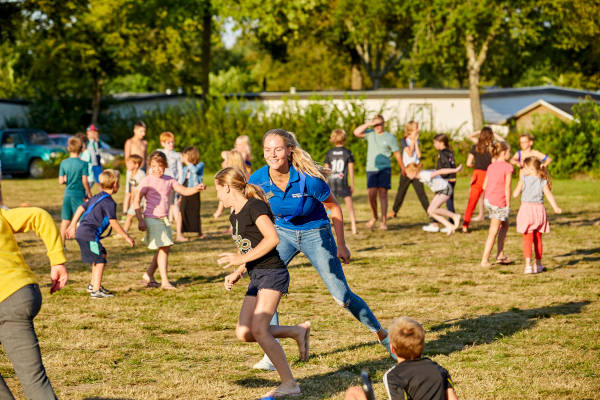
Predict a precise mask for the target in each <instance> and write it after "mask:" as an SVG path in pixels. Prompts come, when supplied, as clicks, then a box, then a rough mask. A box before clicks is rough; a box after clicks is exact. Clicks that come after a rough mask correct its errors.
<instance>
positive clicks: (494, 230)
mask: <svg viewBox="0 0 600 400" xmlns="http://www.w3.org/2000/svg"><path fill="white" fill-rule="evenodd" d="M500 224H501V221H500V220H497V219H495V218H491V219H490V230H489V231H488V237H487V240H486V241H485V247H484V249H483V256H482V257H481V266H482V267H489V266H490V265H491V264H490V262H489V259H490V253H491V252H492V248H493V247H494V242H495V241H496V235H497V234H498V229H499V228H500Z"/></svg>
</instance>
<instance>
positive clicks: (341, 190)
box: [323, 129, 357, 235]
mask: <svg viewBox="0 0 600 400" xmlns="http://www.w3.org/2000/svg"><path fill="white" fill-rule="evenodd" d="M329 141H330V142H331V143H332V144H333V145H334V146H335V147H334V148H333V149H330V150H329V151H328V152H327V155H326V156H325V160H324V161H323V164H324V165H325V167H327V168H329V169H330V170H331V173H330V174H329V177H328V178H327V183H328V184H329V188H330V189H331V193H333V195H334V196H335V198H336V200H338V201H339V199H344V203H346V207H348V214H349V215H350V226H351V228H352V233H353V234H354V235H356V233H357V231H356V216H355V214H354V204H353V203H352V193H354V156H353V155H352V152H351V151H350V150H348V149H347V148H345V147H344V144H345V143H346V132H344V130H343V129H334V130H333V131H332V132H331V136H330V137H329ZM348 179H350V184H348Z"/></svg>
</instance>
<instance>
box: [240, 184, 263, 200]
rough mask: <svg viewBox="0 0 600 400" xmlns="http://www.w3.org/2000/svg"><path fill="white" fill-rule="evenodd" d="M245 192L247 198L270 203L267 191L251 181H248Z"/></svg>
mask: <svg viewBox="0 0 600 400" xmlns="http://www.w3.org/2000/svg"><path fill="white" fill-rule="evenodd" d="M243 193H244V196H245V197H246V198H247V199H258V200H261V201H264V202H265V203H267V204H269V200H268V199H267V196H266V195H265V192H264V191H263V190H262V189H261V188H260V187H259V186H256V185H253V184H251V183H246V186H245V187H244V192H243Z"/></svg>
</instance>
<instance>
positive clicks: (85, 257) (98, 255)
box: [77, 239, 106, 264]
mask: <svg viewBox="0 0 600 400" xmlns="http://www.w3.org/2000/svg"><path fill="white" fill-rule="evenodd" d="M77 243H79V248H80V249H81V261H83V262H84V263H89V264H106V249H105V248H104V246H102V243H100V241H97V242H96V241H93V240H92V241H89V240H82V239H77Z"/></svg>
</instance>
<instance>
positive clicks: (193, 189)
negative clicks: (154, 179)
mask: <svg viewBox="0 0 600 400" xmlns="http://www.w3.org/2000/svg"><path fill="white" fill-rule="evenodd" d="M204 189H206V185H205V184H204V183H201V184H199V185H196V186H194V187H191V188H190V187H185V186H183V185H181V184H179V183H174V184H173V190H175V191H176V192H177V193H179V194H182V195H184V196H191V195H193V194H196V193H198V192H199V191H201V190H204Z"/></svg>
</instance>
